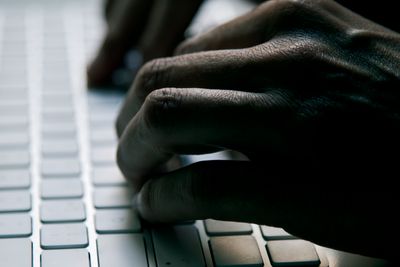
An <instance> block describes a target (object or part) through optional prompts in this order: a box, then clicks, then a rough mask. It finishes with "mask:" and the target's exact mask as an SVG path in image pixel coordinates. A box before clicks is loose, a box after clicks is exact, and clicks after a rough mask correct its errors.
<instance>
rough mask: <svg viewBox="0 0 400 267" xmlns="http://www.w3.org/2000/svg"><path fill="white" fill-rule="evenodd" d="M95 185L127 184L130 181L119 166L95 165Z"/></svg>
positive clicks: (93, 175)
mask: <svg viewBox="0 0 400 267" xmlns="http://www.w3.org/2000/svg"><path fill="white" fill-rule="evenodd" d="M92 181H93V184H94V185H126V184H127V183H128V182H127V180H126V179H125V177H124V176H123V175H122V173H121V171H120V170H119V168H118V166H116V165H112V166H95V167H94V169H93V171H92Z"/></svg>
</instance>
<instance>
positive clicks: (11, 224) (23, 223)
mask: <svg viewBox="0 0 400 267" xmlns="http://www.w3.org/2000/svg"><path fill="white" fill-rule="evenodd" d="M31 234H32V220H31V216H30V215H29V214H28V213H9V214H0V238H4V237H26V236H30V235H31Z"/></svg>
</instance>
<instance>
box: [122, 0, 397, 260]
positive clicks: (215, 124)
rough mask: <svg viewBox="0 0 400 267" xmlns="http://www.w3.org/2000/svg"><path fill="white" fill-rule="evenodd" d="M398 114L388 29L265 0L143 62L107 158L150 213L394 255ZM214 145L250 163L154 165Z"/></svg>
mask: <svg viewBox="0 0 400 267" xmlns="http://www.w3.org/2000/svg"><path fill="white" fill-rule="evenodd" d="M399 113H400V35H399V34H398V33H396V32H394V31H391V30H389V29H388V28H385V27H383V26H380V25H378V24H376V23H374V22H372V21H370V20H367V19H365V18H363V17H361V16H359V15H357V14H356V13H353V12H352V11H350V10H348V9H346V8H344V7H343V6H341V5H340V4H338V3H336V2H334V1H331V0H315V1H312V0H303V1H295V0H281V1H278V0H275V1H274V0H273V1H268V2H266V3H264V4H262V5H260V6H259V7H258V8H256V9H255V10H254V11H252V12H250V13H249V14H246V15H244V16H242V17H240V18H238V19H235V20H233V21H231V22H229V23H227V24H225V25H222V26H220V27H218V28H216V29H214V30H212V31H210V32H208V33H206V34H204V35H201V36H198V37H195V38H194V39H190V40H188V41H186V42H184V43H183V44H182V45H180V46H179V48H178V49H177V51H176V56H174V57H169V58H163V59H157V60H153V61H151V62H149V63H147V64H146V65H145V66H144V67H143V68H142V69H141V70H140V72H139V73H138V75H137V77H136V80H135V82H134V84H133V86H132V88H131V89H130V91H129V95H128V97H127V99H126V102H125V104H124V106H123V108H122V110H121V113H120V115H119V118H118V121H117V130H118V132H119V135H120V142H119V149H118V153H117V154H118V155H117V156H118V163H119V166H120V168H121V170H122V171H123V173H124V175H125V176H126V177H127V178H128V179H129V180H130V181H131V182H132V185H133V187H134V188H135V190H136V191H137V192H138V194H137V199H136V206H137V208H138V210H139V212H140V214H141V215H142V216H143V217H144V218H145V219H147V220H149V221H152V222H172V221H176V220H188V219H204V218H214V219H221V220H232V221H248V222H253V223H258V224H266V225H272V226H279V227H283V228H284V229H285V230H287V231H288V232H290V233H292V234H294V235H296V236H299V237H301V238H304V239H307V240H311V241H313V242H315V243H317V244H320V245H323V246H328V247H332V248H336V249H340V250H345V251H350V252H355V253H361V254H364V255H370V256H376V257H382V258H387V259H391V258H394V257H395V255H396V254H397V251H395V246H386V245H384V244H387V242H388V240H390V239H393V238H395V239H396V238H397V237H398V234H397V231H395V230H393V229H396V227H398V225H399V219H398V218H397V216H395V213H396V212H395V210H398V206H397V204H396V203H397V201H396V200H398V196H397V194H396V191H397V190H396V188H397V187H395V186H393V184H394V182H393V181H394V180H396V178H398V177H400V171H399V170H400V169H399V167H398V163H399V159H400V156H399V151H400V138H399V136H400V116H399ZM221 149H231V150H236V151H239V152H241V153H243V154H245V155H246V156H247V157H248V158H249V159H250V160H249V161H211V162H201V163H197V164H194V165H191V166H188V167H185V168H182V169H178V170H176V171H173V172H169V173H165V174H163V175H156V174H155V173H154V172H153V170H154V169H156V168H157V167H158V166H160V165H162V164H164V163H165V162H167V161H168V160H169V159H171V158H172V157H173V156H175V155H177V154H188V153H189V154H196V153H199V154H201V153H207V152H213V151H218V150H221ZM371 178H372V179H371Z"/></svg>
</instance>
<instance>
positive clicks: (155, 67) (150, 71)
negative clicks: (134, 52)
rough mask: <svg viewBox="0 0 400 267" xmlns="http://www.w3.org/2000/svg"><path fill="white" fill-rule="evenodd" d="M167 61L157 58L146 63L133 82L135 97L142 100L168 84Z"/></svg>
mask: <svg viewBox="0 0 400 267" xmlns="http://www.w3.org/2000/svg"><path fill="white" fill-rule="evenodd" d="M169 71H170V67H169V59H168V58H159V59H154V60H152V61H149V62H148V63H146V64H145V65H144V66H143V67H142V68H141V69H140V71H139V73H138V74H137V78H136V81H135V89H136V92H135V93H136V95H137V96H138V97H139V98H140V99H141V100H144V99H145V98H146V97H147V95H148V94H149V93H151V92H152V91H153V90H155V89H158V88H161V87H164V85H165V84H166V83H168V77H169Z"/></svg>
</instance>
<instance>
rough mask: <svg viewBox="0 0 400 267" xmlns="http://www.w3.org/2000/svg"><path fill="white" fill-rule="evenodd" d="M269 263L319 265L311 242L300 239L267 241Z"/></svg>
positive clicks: (273, 264) (275, 266) (275, 265)
mask: <svg viewBox="0 0 400 267" xmlns="http://www.w3.org/2000/svg"><path fill="white" fill-rule="evenodd" d="M266 247H267V251H268V255H269V258H270V260H271V264H272V266H274V267H279V266H282V267H283V266H319V264H320V260H319V257H318V254H317V252H316V250H315V247H314V245H313V244H312V243H310V242H308V241H304V240H300V239H296V240H273V241H269V242H267V245H266Z"/></svg>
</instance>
